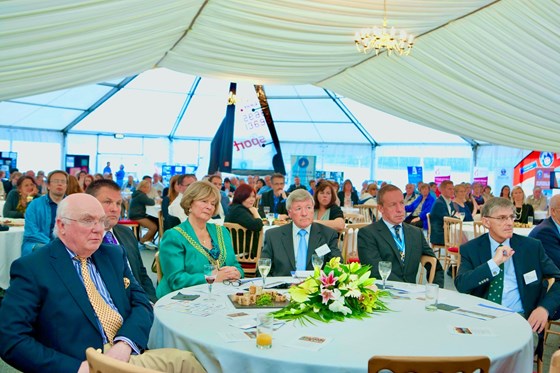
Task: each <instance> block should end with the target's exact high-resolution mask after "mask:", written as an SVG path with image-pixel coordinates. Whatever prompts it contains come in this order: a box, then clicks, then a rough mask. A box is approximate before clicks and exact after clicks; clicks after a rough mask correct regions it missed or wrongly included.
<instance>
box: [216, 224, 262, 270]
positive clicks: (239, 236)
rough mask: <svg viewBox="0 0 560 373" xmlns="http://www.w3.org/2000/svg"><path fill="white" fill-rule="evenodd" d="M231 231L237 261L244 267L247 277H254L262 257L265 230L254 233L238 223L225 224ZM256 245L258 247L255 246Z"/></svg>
mask: <svg viewBox="0 0 560 373" xmlns="http://www.w3.org/2000/svg"><path fill="white" fill-rule="evenodd" d="M224 227H225V228H227V229H228V230H229V233H230V234H231V240H232V243H233V250H234V251H235V255H237V261H238V262H239V264H241V266H242V267H243V271H244V272H245V276H246V277H254V276H255V274H256V273H257V263H258V261H259V258H260V257H261V251H262V247H263V237H264V230H261V231H260V232H253V231H250V230H248V229H247V228H245V227H244V226H242V225H239V224H236V223H224ZM255 245H256V246H255Z"/></svg>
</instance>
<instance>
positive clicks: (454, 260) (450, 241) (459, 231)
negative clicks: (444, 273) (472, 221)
mask: <svg viewBox="0 0 560 373" xmlns="http://www.w3.org/2000/svg"><path fill="white" fill-rule="evenodd" d="M443 238H444V242H445V248H444V249H445V257H444V262H443V269H444V270H447V268H448V267H449V266H451V274H452V277H453V278H455V275H456V273H457V269H458V268H459V265H460V263H461V256H460V255H459V247H460V246H461V244H462V243H463V221H462V220H461V219H458V218H452V217H450V216H445V217H444V218H443Z"/></svg>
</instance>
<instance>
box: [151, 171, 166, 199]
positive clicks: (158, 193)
mask: <svg viewBox="0 0 560 373" xmlns="http://www.w3.org/2000/svg"><path fill="white" fill-rule="evenodd" d="M163 188H165V187H164V185H163V183H162V182H161V175H160V174H158V173H157V172H156V173H154V175H153V176H152V191H151V192H150V193H151V195H153V193H154V192H155V197H153V198H161V197H163Z"/></svg>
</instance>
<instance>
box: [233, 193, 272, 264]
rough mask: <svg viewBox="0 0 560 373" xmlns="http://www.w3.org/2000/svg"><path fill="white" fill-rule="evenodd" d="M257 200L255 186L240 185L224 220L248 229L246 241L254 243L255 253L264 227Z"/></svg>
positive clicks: (248, 243) (253, 250)
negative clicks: (256, 203)
mask: <svg viewBox="0 0 560 373" xmlns="http://www.w3.org/2000/svg"><path fill="white" fill-rule="evenodd" d="M255 200H256V196H255V191H254V190H253V188H251V187H250V186H249V185H248V184H241V185H239V187H237V189H236V190H235V192H234V193H233V201H232V202H231V206H230V207H229V211H228V213H227V215H226V218H225V220H224V221H225V222H226V223H236V224H239V225H241V226H242V227H244V228H246V229H247V237H246V238H245V242H246V243H247V245H253V246H252V252H253V255H255V254H256V252H257V249H258V247H257V245H258V243H259V242H258V241H259V235H260V232H261V230H262V228H263V220H262V218H261V216H260V215H259V211H258V210H257V208H256V207H255V206H254V204H255ZM247 247H249V246H247Z"/></svg>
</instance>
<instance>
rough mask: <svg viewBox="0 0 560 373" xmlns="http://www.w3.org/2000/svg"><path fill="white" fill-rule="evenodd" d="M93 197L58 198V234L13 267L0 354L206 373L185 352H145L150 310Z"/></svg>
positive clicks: (21, 360)
mask: <svg viewBox="0 0 560 373" xmlns="http://www.w3.org/2000/svg"><path fill="white" fill-rule="evenodd" d="M107 223H108V221H107V217H106V215H105V212H104V210H103V207H102V205H101V203H99V201H98V200H97V199H95V197H93V196H91V195H88V194H84V193H76V194H73V195H71V196H68V197H67V198H66V199H64V200H63V201H61V202H60V204H59V206H58V209H57V215H56V227H55V234H56V236H57V238H55V239H54V240H53V241H52V242H51V243H49V244H47V245H45V246H44V247H42V248H40V249H38V250H36V251H35V252H33V253H32V254H30V255H27V256H24V257H22V258H20V259H18V260H16V261H15V262H14V263H13V264H12V267H11V281H10V287H9V289H8V290H7V292H6V296H5V298H4V301H3V303H2V307H0V330H2V333H0V357H1V358H2V359H3V360H4V361H6V362H7V363H8V364H10V365H12V366H13V367H15V368H16V369H18V370H21V371H23V372H38V371H40V372H88V371H89V368H88V365H87V362H86V361H85V350H86V349H87V348H88V347H94V348H97V349H101V350H103V351H104V353H105V354H106V355H108V356H110V357H112V358H115V359H118V360H121V361H126V362H129V363H130V364H133V365H138V366H144V367H147V368H150V369H154V370H158V371H167V372H171V371H173V372H203V371H204V368H202V366H201V365H200V364H199V363H198V361H197V360H196V359H195V358H194V356H193V355H192V354H191V353H190V352H186V351H179V350H175V349H165V350H150V351H146V352H144V350H145V349H146V346H147V342H148V334H149V331H150V328H151V325H152V321H153V309H152V306H151V305H150V302H149V301H148V298H147V297H146V294H145V292H144V291H143V290H142V288H141V287H140V285H138V283H137V282H136V280H135V279H134V276H133V275H132V272H131V271H130V268H129V266H128V264H127V261H126V255H125V254H124V252H123V251H122V250H115V248H114V246H111V245H107V244H102V239H103V235H104V233H105V227H106V225H107Z"/></svg>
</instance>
